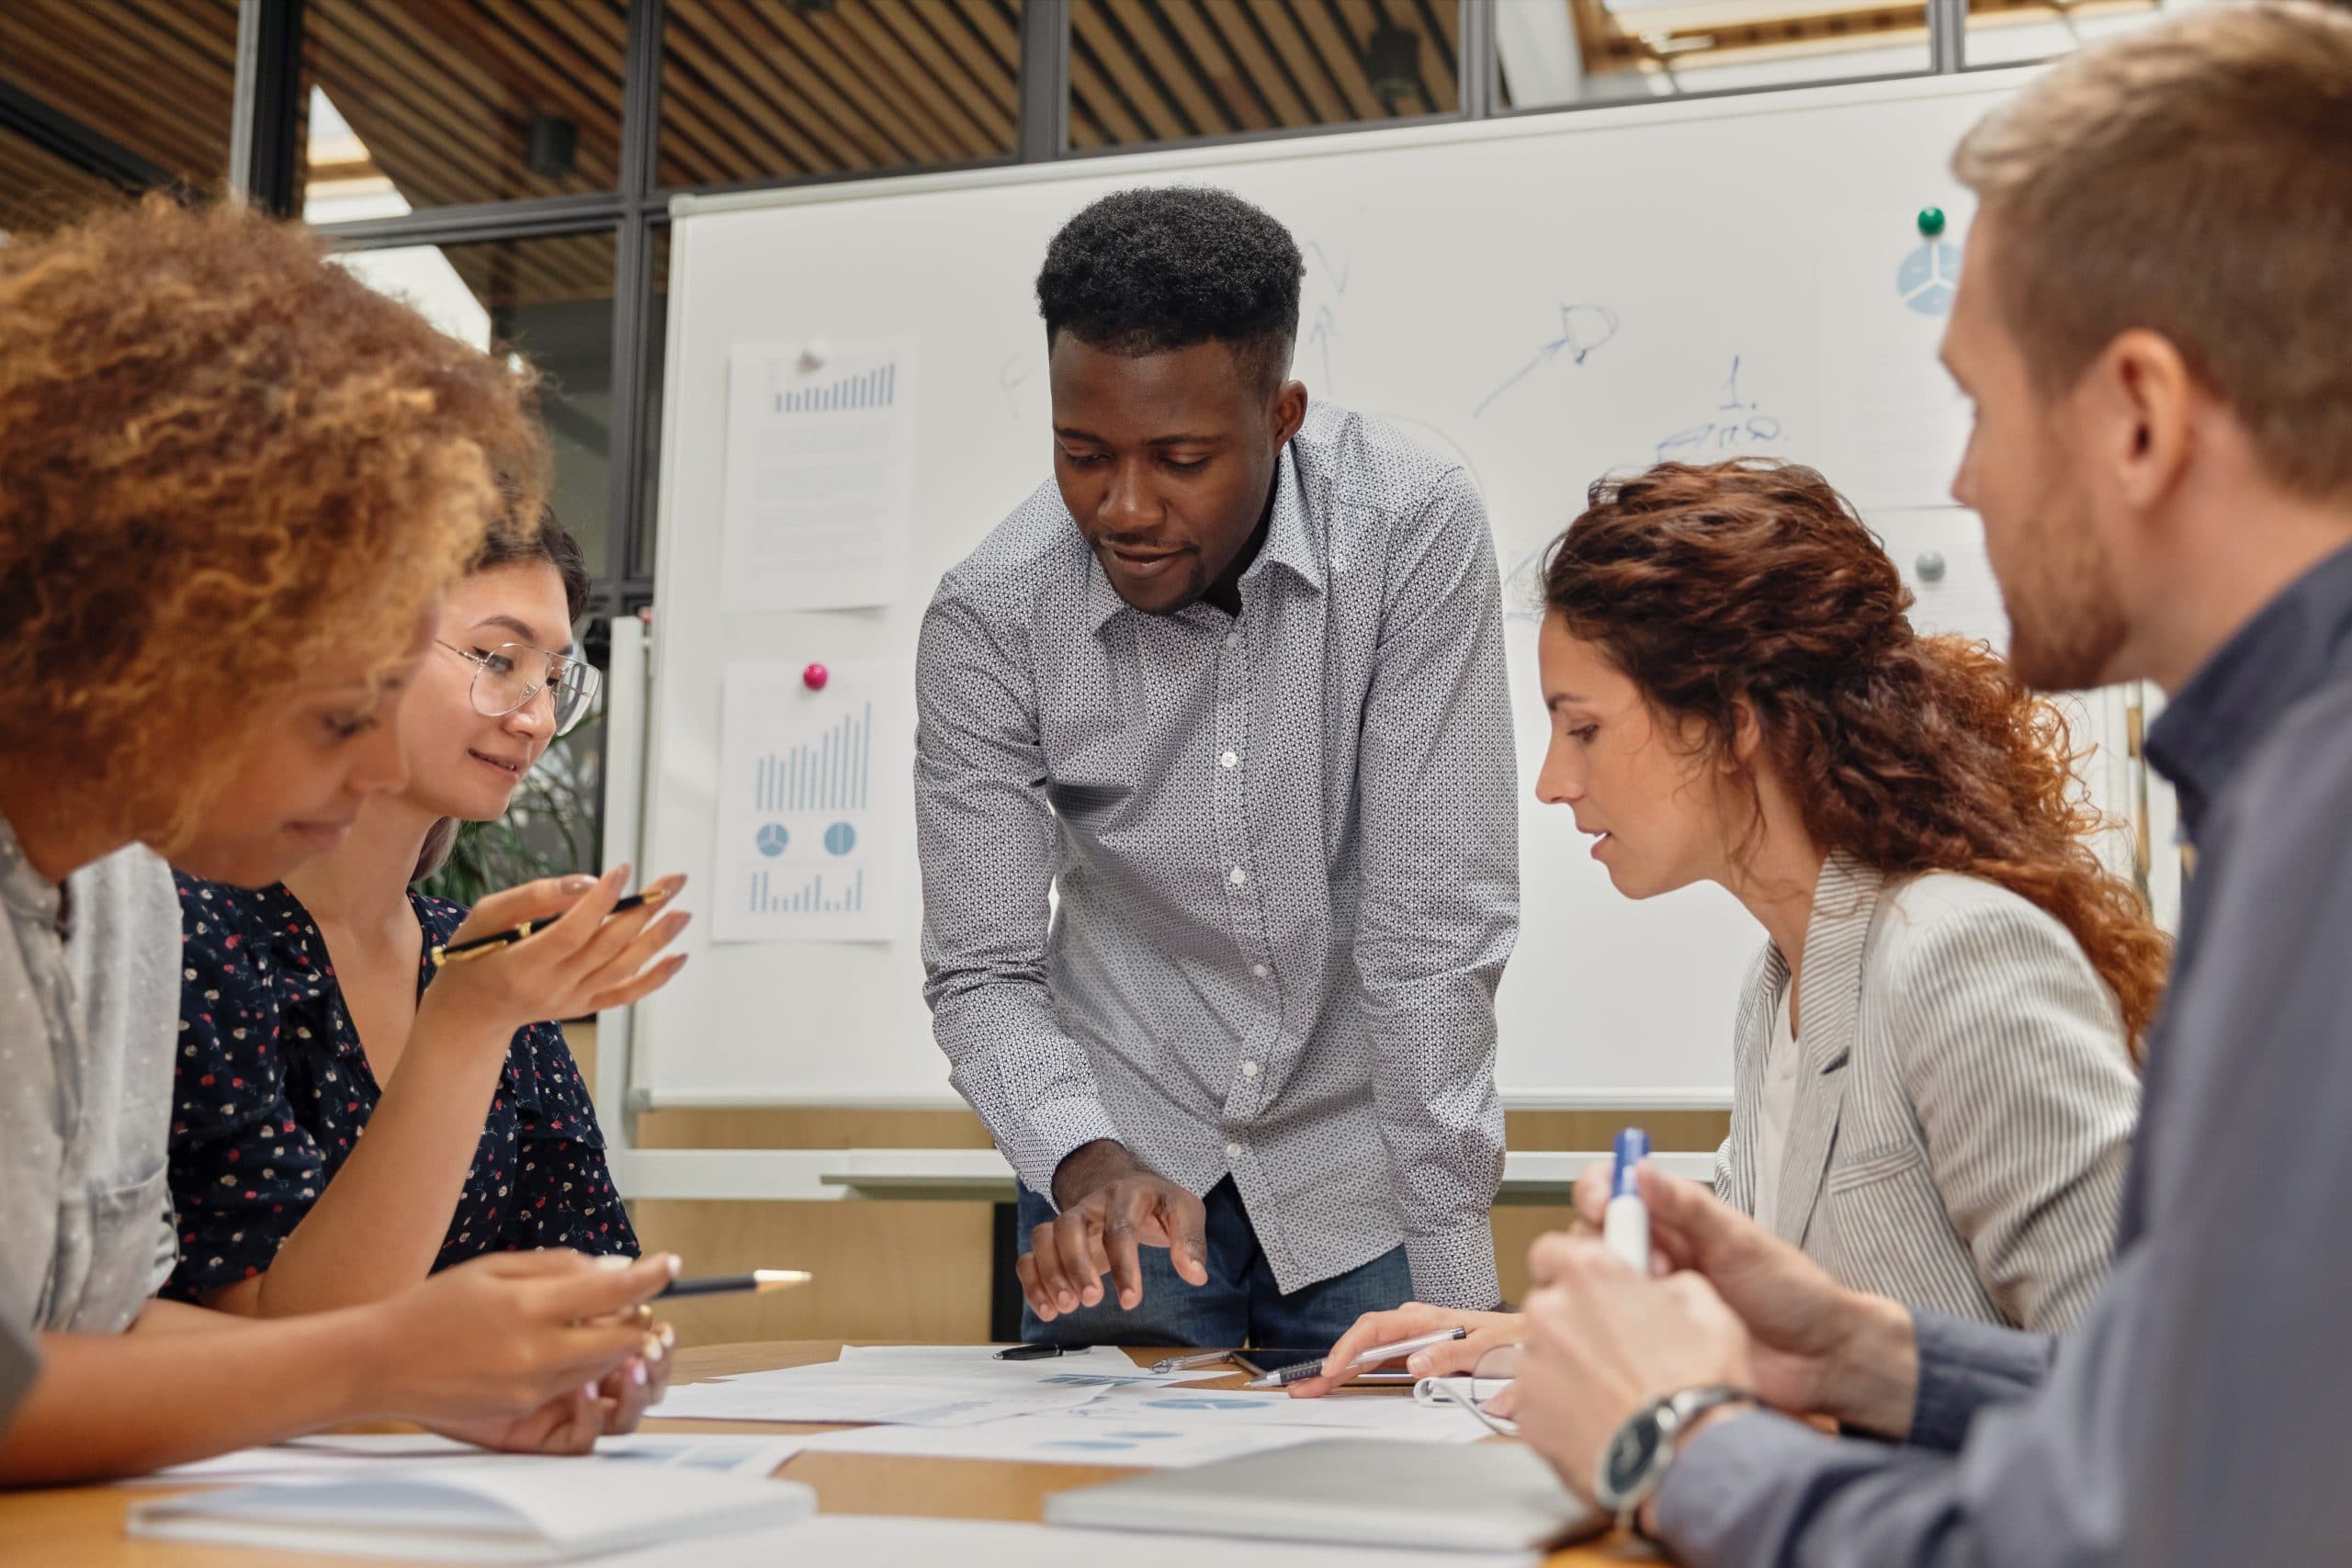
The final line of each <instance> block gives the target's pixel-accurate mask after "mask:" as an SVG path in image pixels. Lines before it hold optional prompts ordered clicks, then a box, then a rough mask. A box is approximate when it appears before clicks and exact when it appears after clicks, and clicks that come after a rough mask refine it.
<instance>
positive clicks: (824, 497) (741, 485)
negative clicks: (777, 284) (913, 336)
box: [719, 338, 915, 611]
mask: <svg viewBox="0 0 2352 1568" xmlns="http://www.w3.org/2000/svg"><path fill="white" fill-rule="evenodd" d="M727 387H728V389H727V432H728V434H727V491H726V509H725V516H724V517H723V518H722V520H721V526H722V530H723V538H724V544H725V551H726V563H727V565H726V573H725V577H724V579H723V580H722V581H721V583H720V592H719V597H720V600H721V603H722V604H723V605H724V607H725V608H726V609H728V610H729V611H746V610H749V611H763V610H842V609H852V608H856V607H859V606H863V605H872V604H890V603H892V602H893V601H894V600H896V599H897V598H898V597H899V594H900V593H901V592H903V590H904V588H905V577H906V558H907V540H908V530H909V528H910V526H911V520H912V517H913V505H914V499H913V496H914V492H913V490H912V489H911V484H912V480H911V479H910V476H911V475H912V473H913V471H914V466H915V465H914V415H915V345H914V344H913V343H911V342H910V341H907V340H904V339H898V338H884V339H876V340H874V341H871V342H865V343H845V344H839V345H837V346H836V347H834V348H832V349H831V350H829V351H827V352H824V353H821V354H819V353H814V352H810V351H806V350H804V349H802V348H801V347H798V346H796V345H793V344H754V343H747V344H737V345H736V346H735V347H734V349H733V350H732V351H730V353H729V355H728V383H727Z"/></svg>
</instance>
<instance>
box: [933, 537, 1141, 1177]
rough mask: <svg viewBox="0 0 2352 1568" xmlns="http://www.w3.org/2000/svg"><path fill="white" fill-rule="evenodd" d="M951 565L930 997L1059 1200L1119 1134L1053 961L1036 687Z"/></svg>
mask: <svg viewBox="0 0 2352 1568" xmlns="http://www.w3.org/2000/svg"><path fill="white" fill-rule="evenodd" d="M1002 637H1003V634H1002V633H1001V632H999V631H997V630H995V629H993V628H991V627H990V626H989V623H988V620H987V618H986V617H985V616H984V615H981V614H980V613H979V611H978V607H977V606H976V605H975V604H973V603H972V602H971V601H970V600H969V599H968V598H967V597H966V596H965V594H964V592H963V591H962V589H961V587H960V585H959V584H958V583H957V582H956V579H955V577H954V576H953V574H951V575H950V576H949V578H948V580H947V581H944V582H943V583H942V584H941V585H940V589H939V592H938V594H937V596H936V597H935V598H934V599H933V601H932V605H931V609H930V611H929V612H928V613H927V614H926V615H924V616H923V623H922V639H921V641H920V642H919V644H918V645H917V650H916V655H915V704H916V712H917V716H918V717H917V724H916V728H915V835H916V839H917V841H918V843H919V845H920V847H921V850H922V857H921V858H922V896H923V897H922V907H923V927H922V960H923V968H924V973H925V976H926V979H925V982H924V986H923V996H924V998H925V999H926V1000H927V1001H929V1002H930V1004H931V1012H932V1032H933V1036H934V1038H936V1039H937V1040H938V1042H939V1045H940V1048H941V1049H942V1050H943V1051H944V1052H945V1053H946V1055H947V1060H948V1063H949V1078H950V1080H951V1081H952V1082H953V1083H954V1084H955V1086H956V1092H957V1093H959V1094H961V1095H962V1096H963V1097H964V1099H965V1100H967V1102H969V1103H970V1105H971V1107H972V1109H973V1110H974V1111H976V1112H978V1115H979V1118H980V1120H981V1121H982V1122H985V1123H987V1125H988V1129H989V1134H990V1135H991V1136H992V1137H994V1138H995V1139H996V1142H997V1146H998V1147H1000V1148H1001V1149H1002V1150H1003V1151H1004V1154H1005V1157H1006V1158H1007V1159H1009V1160H1011V1161H1012V1166H1013V1168H1014V1169H1015V1170H1017V1171H1018V1172H1020V1175H1021V1179H1022V1181H1023V1183H1025V1184H1026V1185H1027V1186H1028V1188H1029V1190H1031V1191H1033V1192H1035V1193H1036V1194H1038V1196H1040V1197H1042V1198H1045V1199H1046V1200H1047V1201H1051V1200H1052V1198H1053V1192H1054V1186H1053V1183H1054V1172H1055V1170H1056V1169H1057V1168H1059V1167H1060V1165H1061V1162H1062V1160H1063V1158H1064V1157H1065V1156H1068V1155H1069V1152H1070V1151H1071V1150H1073V1149H1076V1148H1078V1147H1080V1145H1085V1144H1089V1143H1092V1142H1093V1141H1095V1140H1096V1139H1099V1138H1116V1137H1117V1136H1118V1135H1119V1130H1118V1127H1117V1125H1116V1124H1115V1123H1114V1122H1113V1121H1112V1120H1111V1113H1110V1111H1109V1110H1108V1109H1107V1108H1106V1107H1105V1106H1104V1105H1103V1091H1102V1089H1101V1087H1100V1085H1098V1084H1097V1083H1096V1081H1095V1077H1094V1069H1093V1067H1092V1066H1091V1065H1090V1064H1089V1062H1088V1061H1087V1056H1086V1052H1085V1050H1084V1049H1083V1048H1082V1047H1081V1046H1080V1045H1079V1043H1077V1042H1076V1041H1074V1040H1072V1039H1071V1038H1070V1037H1069V1033H1068V1032H1066V1031H1065V1030H1064V1029H1063V1028H1062V1026H1061V1023H1060V1021H1059V1019H1058V1017H1057V1014H1056V1012H1055V1010H1054V995H1053V988H1052V987H1051V986H1050V984H1049V983H1048V982H1047V979H1046V933H1047V931H1048V928H1049V926H1050V924H1051V913H1050V905H1049V903H1048V901H1047V895H1048V894H1049V892H1050V891H1051V890H1052V887H1053V884H1054V867H1055V864H1056V862H1057V858H1058V853H1059V846H1060V839H1059V829H1058V827H1057V823H1056V821H1055V818H1054V811H1053V807H1052V806H1051V805H1050V804H1049V803H1048V802H1047V800H1046V761H1045V750H1044V748H1043V746H1042V745H1041V744H1040V743H1039V740H1038V738H1037V724H1036V717H1035V699H1034V697H1033V695H1032V694H1031V692H1030V682H1029V678H1028V674H1027V671H1025V670H1023V667H1022V664H1021V661H1020V660H1019V658H1018V657H1017V653H1016V650H1014V649H1008V648H1006V647H1004V646H1003V641H1002Z"/></svg>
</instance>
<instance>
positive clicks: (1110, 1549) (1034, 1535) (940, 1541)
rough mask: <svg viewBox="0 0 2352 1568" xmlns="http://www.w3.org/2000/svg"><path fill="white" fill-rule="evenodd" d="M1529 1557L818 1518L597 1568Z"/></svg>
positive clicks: (1187, 1566)
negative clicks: (817, 1563) (789, 1564)
mask: <svg viewBox="0 0 2352 1568" xmlns="http://www.w3.org/2000/svg"><path fill="white" fill-rule="evenodd" d="M1537 1561H1538V1559H1537V1557H1536V1555H1535V1554H1534V1553H1533V1552H1524V1551H1514V1552H1486V1553H1480V1552H1466V1551H1367V1550H1365V1549H1364V1548H1363V1547H1359V1546H1346V1547H1334V1546H1306V1545H1296V1544H1292V1543H1287V1542H1274V1541H1254V1540H1231V1539H1219V1540H1209V1539H1207V1538H1205V1537H1201V1536H1184V1535H1145V1534H1139V1533H1138V1534H1133V1535H1130V1534H1127V1533H1125V1532H1124V1531H1114V1530H1091V1529H1065V1528H1061V1527H1056V1526H1047V1525H1019V1524H1004V1523H1001V1522H999V1521H996V1520H992V1519H991V1520H980V1519H899V1518H888V1517H877V1516H874V1515H867V1514H824V1515H820V1516H819V1517H816V1518H813V1519H809V1520H805V1521H803V1522H802V1523H800V1524H797V1525H793V1526H790V1527H788V1528H786V1529H777V1530H763V1531H761V1532H760V1533H759V1534H757V1535H740V1536H733V1537H729V1539H727V1540H709V1541H695V1542H692V1543H688V1544H681V1545H677V1546H666V1547H660V1548H656V1549H653V1550H651V1551H632V1552H629V1553H628V1554H627V1555H625V1556H620V1557H608V1558H605V1559H603V1560H602V1561H601V1562H600V1563H599V1568H775V1564H777V1563H779V1562H854V1563H856V1564H857V1565H858V1568H938V1564H940V1563H942V1562H954V1563H955V1564H956V1568H1103V1564H1104V1563H1106V1562H1115V1563H1117V1564H1119V1568H1201V1564H1202V1563H1204V1562H1215V1563H1216V1565H1217V1568H1533V1564H1534V1563H1535V1562H1537Z"/></svg>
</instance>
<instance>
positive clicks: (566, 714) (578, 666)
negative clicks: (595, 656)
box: [433, 637, 602, 735]
mask: <svg viewBox="0 0 2352 1568" xmlns="http://www.w3.org/2000/svg"><path fill="white" fill-rule="evenodd" d="M433 640H434V641H435V642H440V643H441V646H442V647H443V648H446V649H448V650H449V651H450V652H452V653H454V654H456V655H457V656H458V658H460V659H462V660H465V661H466V662H467V663H469V664H470V665H472V666H473V667H474V682H473V690H472V692H471V696H472V698H473V705H474V712H476V713H478V714H480V715H481V716H483V717H484V718H504V717H505V716H507V715H508V714H510V713H513V712H514V711H515V709H517V708H519V707H521V706H523V705H525V704H526V703H528V702H530V701H531V700H532V699H533V698H535V697H537V695H538V694H540V693H541V692H547V693H549V694H551V695H552V697H553V699H554V704H555V732H556V733H557V734H558V735H569V734H570V733H571V728H572V726H574V725H576V724H578V723H579V722H580V721H581V720H582V719H583V718H585V717H587V716H588V710H589V709H590V708H591V707H593V706H594V705H595V702H596V689H597V687H598V686H599V685H600V684H601V683H602V682H601V678H600V677H599V676H598V675H597V673H596V668H595V666H594V665H593V664H583V663H582V662H581V661H580V660H577V659H574V658H573V657H572V656H571V655H570V654H568V653H549V652H548V650H547V649H544V648H533V647H532V646H531V645H530V644H529V643H527V642H502V643H500V644H499V645H498V646H497V647H496V648H493V649H490V650H489V651H488V652H486V653H485V652H477V651H475V650H474V649H465V648H459V647H458V645H457V644H456V643H454V642H441V639H440V638H439V637H435V638H434V639H433Z"/></svg>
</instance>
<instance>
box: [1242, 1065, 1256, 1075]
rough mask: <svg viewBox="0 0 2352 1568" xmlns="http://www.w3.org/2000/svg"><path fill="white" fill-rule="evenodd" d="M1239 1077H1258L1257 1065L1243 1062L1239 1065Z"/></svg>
mask: <svg viewBox="0 0 2352 1568" xmlns="http://www.w3.org/2000/svg"><path fill="white" fill-rule="evenodd" d="M1241 1076H1242V1077H1245V1078H1254V1077H1257V1076H1258V1064H1257V1063H1255V1062H1244V1063H1242V1064H1241Z"/></svg>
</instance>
